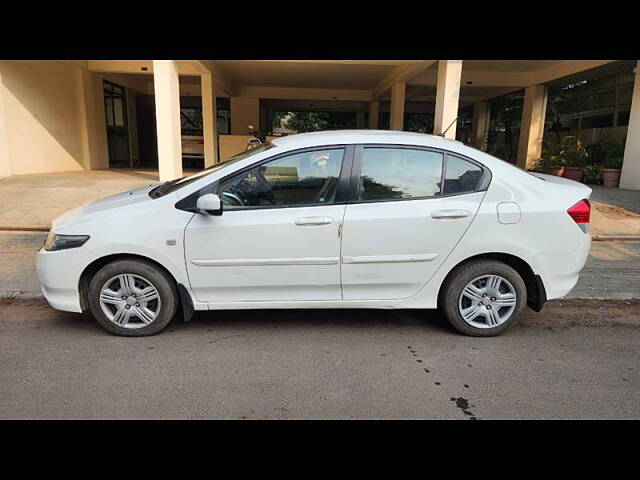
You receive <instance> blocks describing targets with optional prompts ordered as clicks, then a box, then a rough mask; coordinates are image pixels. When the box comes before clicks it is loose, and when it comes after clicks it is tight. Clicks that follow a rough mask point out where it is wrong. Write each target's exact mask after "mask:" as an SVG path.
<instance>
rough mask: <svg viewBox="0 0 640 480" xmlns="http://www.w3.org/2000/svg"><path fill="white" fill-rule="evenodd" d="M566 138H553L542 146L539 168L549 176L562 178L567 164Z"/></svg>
mask: <svg viewBox="0 0 640 480" xmlns="http://www.w3.org/2000/svg"><path fill="white" fill-rule="evenodd" d="M566 138H568V137H564V138H557V137H553V138H552V139H549V140H546V141H545V142H544V143H543V145H542V158H541V159H540V161H539V162H538V168H539V169H540V170H542V171H543V172H544V173H548V174H549V175H556V176H558V177H561V176H562V175H563V174H564V168H565V166H566V163H567V148H566V143H567V140H566Z"/></svg>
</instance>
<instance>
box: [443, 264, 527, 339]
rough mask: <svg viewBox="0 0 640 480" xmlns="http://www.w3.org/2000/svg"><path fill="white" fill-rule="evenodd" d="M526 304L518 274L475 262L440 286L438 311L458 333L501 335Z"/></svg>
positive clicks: (499, 265) (507, 269)
mask: <svg viewBox="0 0 640 480" xmlns="http://www.w3.org/2000/svg"><path fill="white" fill-rule="evenodd" d="M526 304H527V288H526V286H525V283H524V280H523V279H522V277H521V276H520V274H519V273H518V272H517V271H516V270H514V269H513V268H512V267H511V266H509V265H507V264H506V263H504V262H501V261H498V260H489V259H487V260H482V259H480V260H474V261H471V262H469V263H466V264H464V265H462V266H460V267H458V268H457V269H456V270H455V271H453V272H452V273H451V275H450V276H449V278H448V279H447V281H446V282H445V284H444V285H443V290H442V295H441V297H440V308H441V310H442V312H443V313H444V316H445V317H446V318H447V320H448V321H449V323H450V324H451V325H452V326H453V327H454V328H455V329H456V330H458V331H459V332H461V333H464V334H465V335H470V336H474V337H491V336H495V335H500V334H501V333H502V332H504V331H505V330H506V329H508V328H509V327H511V326H512V325H514V324H515V323H516V322H517V320H518V319H519V317H520V315H521V314H522V311H523V310H524V307H525V306H526Z"/></svg>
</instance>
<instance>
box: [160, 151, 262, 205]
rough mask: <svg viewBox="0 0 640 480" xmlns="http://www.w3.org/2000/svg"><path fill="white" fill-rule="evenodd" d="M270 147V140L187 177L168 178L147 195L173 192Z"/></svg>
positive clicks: (162, 194) (161, 194)
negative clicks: (168, 179)
mask: <svg viewBox="0 0 640 480" xmlns="http://www.w3.org/2000/svg"><path fill="white" fill-rule="evenodd" d="M270 148H273V144H272V143H270V142H266V143H263V144H262V145H258V146H257V147H254V148H252V149H251V150H245V151H244V152H240V153H237V154H236V155H234V156H233V157H231V158H229V159H228V160H225V161H224V162H220V163H216V164H215V165H213V166H211V167H209V168H205V169H204V170H202V171H201V172H198V173H195V174H193V175H191V176H188V177H180V178H176V179H175V180H170V181H168V182H165V183H163V184H162V185H158V186H157V187H156V188H154V189H153V190H151V191H150V192H149V196H150V197H151V198H158V197H162V196H164V195H166V194H168V193H171V192H175V191H176V190H179V189H180V188H182V187H186V186H187V185H190V184H191V183H193V182H195V181H196V180H198V179H200V178H202V177H204V176H206V175H210V174H212V173H214V172H217V171H219V170H222V169H223V168H225V167H228V166H229V165H232V164H234V163H236V162H239V161H241V160H244V159H245V158H249V157H251V156H253V155H256V154H258V153H262V152H264V151H265V150H269V149H270Z"/></svg>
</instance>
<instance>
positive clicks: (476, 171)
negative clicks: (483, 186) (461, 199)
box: [443, 155, 483, 195]
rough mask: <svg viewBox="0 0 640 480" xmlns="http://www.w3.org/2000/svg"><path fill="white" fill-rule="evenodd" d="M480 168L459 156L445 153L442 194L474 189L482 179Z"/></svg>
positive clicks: (453, 193) (465, 191)
mask: <svg viewBox="0 0 640 480" xmlns="http://www.w3.org/2000/svg"><path fill="white" fill-rule="evenodd" d="M482 174H483V171H482V169H481V168H480V167H479V166H477V165H474V164H473V163H471V162H467V161H466V160H463V159H461V158H459V157H454V156H452V155H447V172H446V173H445V177H444V192H443V195H455V194H460V193H468V192H473V191H475V189H476V188H478V185H479V184H480V180H481V179H482Z"/></svg>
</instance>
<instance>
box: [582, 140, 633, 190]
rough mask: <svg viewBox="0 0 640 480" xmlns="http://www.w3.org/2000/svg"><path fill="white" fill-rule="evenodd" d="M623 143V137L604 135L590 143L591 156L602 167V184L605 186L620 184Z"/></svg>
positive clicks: (611, 186)
mask: <svg viewBox="0 0 640 480" xmlns="http://www.w3.org/2000/svg"><path fill="white" fill-rule="evenodd" d="M624 144H625V139H615V138H612V137H610V136H605V137H602V138H601V139H599V140H598V141H597V142H595V143H594V144H593V145H591V149H590V152H591V157H592V159H593V160H594V161H595V162H596V163H597V164H598V165H599V166H601V167H602V168H601V170H602V185H603V186H605V187H610V188H617V187H618V185H619V184H620V169H621V168H622V159H623V157H624Z"/></svg>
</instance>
